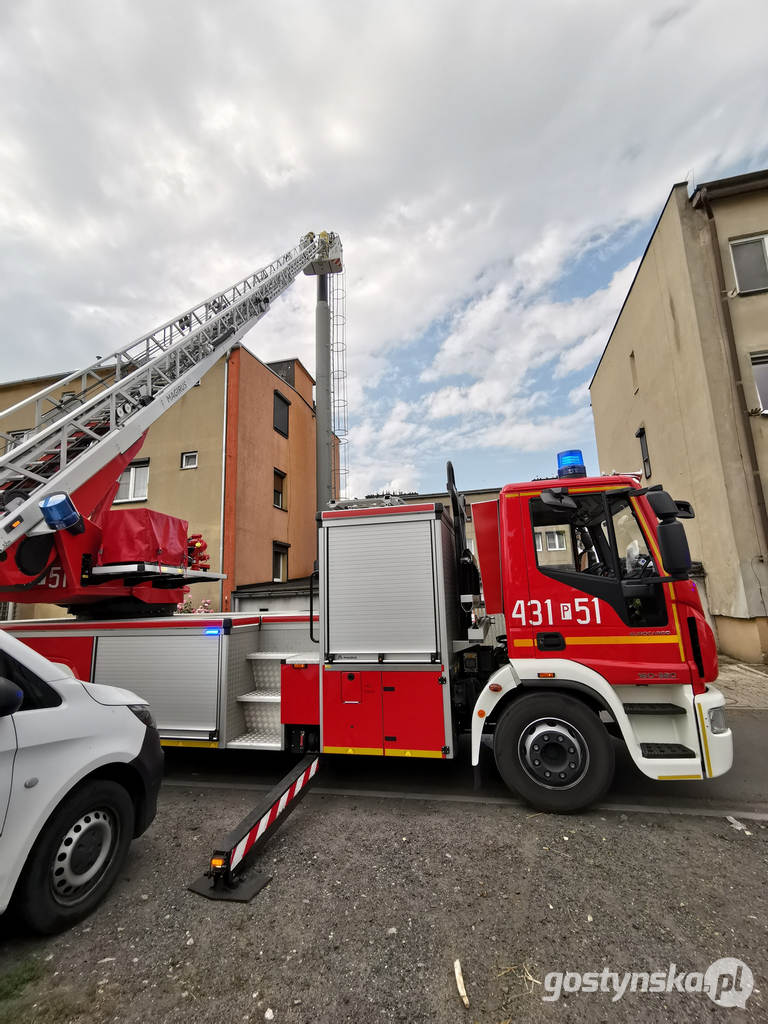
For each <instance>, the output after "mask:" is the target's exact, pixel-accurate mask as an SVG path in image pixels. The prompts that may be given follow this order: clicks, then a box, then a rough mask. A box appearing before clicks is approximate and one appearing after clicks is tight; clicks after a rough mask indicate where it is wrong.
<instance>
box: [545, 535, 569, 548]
mask: <svg viewBox="0 0 768 1024" xmlns="http://www.w3.org/2000/svg"><path fill="white" fill-rule="evenodd" d="M546 534H547V551H565V531H564V530H547V531H546Z"/></svg>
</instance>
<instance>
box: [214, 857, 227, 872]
mask: <svg viewBox="0 0 768 1024" xmlns="http://www.w3.org/2000/svg"><path fill="white" fill-rule="evenodd" d="M226 866H227V860H226V857H211V871H217V870H218V869H219V868H225V867H226Z"/></svg>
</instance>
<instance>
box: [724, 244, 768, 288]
mask: <svg viewBox="0 0 768 1024" xmlns="http://www.w3.org/2000/svg"><path fill="white" fill-rule="evenodd" d="M731 258H732V259H733V271H734V273H735V275H736V286H737V288H738V289H739V294H740V295H744V294H746V293H749V292H762V291H766V290H768V235H756V236H754V237H753V238H739V239H738V240H737V241H734V242H731Z"/></svg>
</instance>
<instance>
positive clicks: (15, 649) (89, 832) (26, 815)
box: [0, 630, 163, 933]
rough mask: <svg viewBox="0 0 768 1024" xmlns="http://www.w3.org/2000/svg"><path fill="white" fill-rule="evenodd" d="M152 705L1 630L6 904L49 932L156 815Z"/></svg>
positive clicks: (1, 835) (1, 842)
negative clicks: (83, 678)
mask: <svg viewBox="0 0 768 1024" xmlns="http://www.w3.org/2000/svg"><path fill="white" fill-rule="evenodd" d="M162 767H163V752H162V748H161V746H160V738H159V735H158V732H157V729H156V728H155V723H154V720H153V718H152V714H151V712H150V709H149V705H148V704H147V703H146V702H145V701H144V700H142V699H141V698H140V697H137V696H136V695H135V694H133V693H131V692H130V691H129V690H121V689H118V688H116V687H113V686H98V685H93V684H91V683H82V682H80V681H79V680H78V679H75V678H74V677H73V676H72V674H71V672H70V671H69V669H67V668H66V667H64V666H62V665H57V664H55V663H54V662H51V661H48V660H47V659H46V658H44V657H42V655H40V654H37V653H36V652H35V651H33V650H32V649H31V648H29V647H27V646H26V644H23V643H21V641H19V640H16V639H15V638H14V637H12V636H9V635H8V633H6V632H5V631H4V630H0V913H3V912H4V911H5V910H6V909H7V908H8V906H9V905H11V907H12V908H13V910H14V911H15V912H16V913H17V914H18V916H19V917H20V918H21V919H22V921H23V922H25V923H26V924H27V925H28V926H29V927H30V928H32V929H33V930H34V931H38V932H43V933H52V932H56V931H60V930H61V929H62V928H66V927H67V926H69V925H71V924H74V922H76V921H79V920H81V919H82V918H83V917H85V916H86V915H87V914H89V913H90V912H91V910H93V908H94V907H95V906H96V905H97V904H98V903H99V902H100V901H101V899H102V898H103V897H104V895H105V894H106V893H107V891H108V890H109V888H110V886H111V885H112V883H113V882H114V880H115V878H116V876H117V874H118V872H119V871H120V868H121V867H122V864H123V862H124V860H125V856H126V854H127V852H128V846H129V845H130V842H131V839H132V838H134V837H136V836H140V835H141V834H142V832H144V831H145V830H146V829H147V828H148V826H149V825H150V823H151V822H152V820H153V819H154V817H155V811H156V807H157V794H158V790H159V788H160V781H161V777H162Z"/></svg>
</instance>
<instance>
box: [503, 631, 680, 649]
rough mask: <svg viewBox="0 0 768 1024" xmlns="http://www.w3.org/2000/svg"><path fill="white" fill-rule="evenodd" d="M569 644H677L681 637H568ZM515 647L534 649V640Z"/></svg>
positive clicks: (515, 644)
mask: <svg viewBox="0 0 768 1024" xmlns="http://www.w3.org/2000/svg"><path fill="white" fill-rule="evenodd" d="M563 639H564V640H565V643H566V645H567V644H573V645H574V646H576V647H578V646H579V645H582V646H584V645H586V644H605V645H606V646H610V645H611V644H676V643H678V642H679V640H680V637H679V636H677V635H672V634H671V633H670V634H669V635H668V636H610V635H608V634H606V635H605V636H566V637H564V638H563ZM514 646H515V647H533V640H515V641H514Z"/></svg>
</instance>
